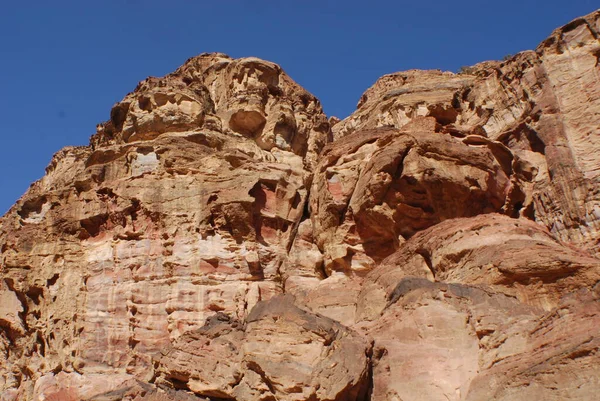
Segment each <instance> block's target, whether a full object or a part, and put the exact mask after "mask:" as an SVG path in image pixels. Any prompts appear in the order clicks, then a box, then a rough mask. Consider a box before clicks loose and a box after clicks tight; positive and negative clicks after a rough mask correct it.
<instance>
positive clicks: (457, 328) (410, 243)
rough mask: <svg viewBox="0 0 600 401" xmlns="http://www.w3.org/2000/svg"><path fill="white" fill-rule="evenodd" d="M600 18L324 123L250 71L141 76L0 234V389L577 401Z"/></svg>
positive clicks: (34, 395) (587, 389)
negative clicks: (86, 143)
mask: <svg viewBox="0 0 600 401" xmlns="http://www.w3.org/2000/svg"><path fill="white" fill-rule="evenodd" d="M599 21H600V11H598V12H595V13H592V14H590V15H588V16H586V17H582V18H579V19H576V20H575V21H573V22H571V23H569V24H567V25H566V26H564V27H562V28H560V29H558V30H556V31H555V32H554V33H553V34H552V35H551V37H550V38H548V39H547V40H546V41H544V42H543V43H542V44H541V45H540V46H539V47H538V48H537V49H536V50H535V51H529V52H522V53H520V54H518V55H516V56H514V57H512V58H511V59H510V60H507V61H505V62H502V63H500V62H485V63H481V64H478V65H476V66H474V67H470V68H467V69H464V70H463V71H462V73H460V74H453V73H448V72H440V71H415V70H413V71H407V72H401V73H395V74H390V75H386V76H384V77H382V78H381V79H380V80H379V81H377V82H376V83H375V85H374V86H373V87H371V88H369V89H368V90H367V91H366V92H365V94H364V95H363V97H362V98H361V101H360V103H359V105H358V109H357V111H356V112H355V113H353V114H352V115H351V116H350V117H348V118H346V119H344V120H341V121H340V120H339V119H337V118H333V117H332V118H330V119H329V120H328V119H327V117H326V116H325V115H324V113H323V111H322V109H321V106H320V104H319V101H318V100H317V99H316V98H314V96H312V95H310V94H309V93H308V92H306V91H305V90H304V89H302V88H301V87H300V86H298V85H297V84H296V83H294V82H293V81H292V80H291V79H290V78H289V77H288V76H287V75H286V74H285V73H284V72H283V71H282V70H281V68H280V67H279V66H277V65H275V64H273V63H270V62H266V61H262V60H259V59H255V58H245V59H237V60H236V59H231V58H230V57H228V56H225V55H223V54H218V53H214V54H203V55H200V56H198V57H194V58H192V59H190V60H188V61H187V62H186V63H185V64H184V65H183V66H182V67H180V68H179V69H178V70H177V71H175V72H174V73H172V74H169V75H167V76H165V77H162V78H148V79H147V80H145V81H143V82H141V83H140V84H139V85H138V87H137V88H136V89H135V91H134V92H132V93H130V94H129V95H127V96H126V97H125V98H124V99H123V101H121V102H119V103H117V104H116V105H115V106H114V107H113V109H112V111H111V113H110V120H109V121H108V122H106V123H104V124H101V125H100V126H99V127H98V131H97V133H96V134H95V135H94V136H93V137H92V139H91V145H90V146H88V147H70V148H65V149H63V150H61V151H60V152H58V153H57V154H56V155H55V156H54V158H53V160H52V161H51V163H50V165H49V166H48V168H47V171H46V175H45V176H44V177H43V178H42V179H41V180H40V181H38V182H36V183H34V184H33V185H32V186H31V188H30V189H29V190H28V191H27V193H26V194H25V195H24V196H23V197H22V198H21V199H20V200H19V201H18V202H17V204H16V205H15V206H13V208H12V209H11V210H10V211H9V212H8V213H7V214H6V215H5V216H4V217H2V218H1V219H0V360H1V362H2V363H0V400H2V401H4V400H7V401H8V400H11V401H15V400H38V399H40V400H41V399H44V400H61V401H62V400H67V401H68V400H73V401H74V400H83V399H85V400H97V401H99V400H121V399H123V400H173V401H182V400H191V399H207V400H217V399H232V400H312V401H319V400H330V401H358V400H366V399H371V400H405V401H406V400H439V399H448V400H468V401H477V400H528V401H529V400H531V399H547V400H563V399H573V400H589V399H594V398H595V397H596V394H597V393H598V390H599V389H600V383H599V382H598V377H599V373H600V372H598V368H597V366H599V362H600V361H599V360H598V355H600V354H599V352H598V346H599V344H598V338H597V337H598V336H597V335H596V333H595V331H596V328H597V326H598V324H599V323H600V321H599V316H600V313H599V311H600V309H599V306H598V305H599V301H598V296H599V294H598V283H599V282H600V259H598V258H597V252H598V241H599V238H600V234H599V233H600V230H599V229H598V219H599V218H600V198H599V195H598V194H600V191H599V187H598V171H599V170H598V160H597V155H598V154H599V153H598V137H597V135H596V134H597V132H598V127H599V126H600V117H599V116H600V113H598V110H599V108H600V103H599V102H600V82H599V80H598V76H599V75H598V72H599V70H598V54H600V53H599V49H600V42H599V41H598V36H599V34H600V25H599V24H600V22H599ZM331 127H333V128H331ZM333 138H335V139H336V140H335V142H333V143H329V142H331V140H332V139H333ZM283 293H285V295H284V296H282V294H283Z"/></svg>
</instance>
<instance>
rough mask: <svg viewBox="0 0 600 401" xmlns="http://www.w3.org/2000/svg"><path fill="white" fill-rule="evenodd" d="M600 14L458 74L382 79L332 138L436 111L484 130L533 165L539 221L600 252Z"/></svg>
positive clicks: (456, 131) (456, 129) (453, 123)
mask: <svg viewBox="0 0 600 401" xmlns="http://www.w3.org/2000/svg"><path fill="white" fill-rule="evenodd" d="M599 18H600V17H599V14H598V12H595V13H592V14H590V15H588V16H585V17H582V18H578V19H576V20H574V21H572V22H571V23H569V24H567V25H565V26H564V27H562V28H559V29H557V30H555V31H554V32H553V33H552V35H551V36H550V37H549V38H548V39H546V40H545V41H543V42H542V43H541V44H540V45H539V46H538V48H537V49H536V50H535V51H526V52H522V53H519V54H517V55H515V56H512V57H510V58H509V59H508V60H506V61H504V62H484V63H481V64H477V65H475V66H473V67H469V68H463V71H462V73H461V74H456V75H455V74H452V73H449V72H441V71H419V70H411V71H406V72H398V73H394V74H390V75H386V76H384V77H382V78H380V79H379V80H378V81H377V82H376V83H375V84H374V85H373V86H372V87H371V88H369V89H368V90H367V91H366V92H365V93H364V94H363V96H362V97H361V99H360V102H359V103H358V109H357V110H356V112H354V113H353V114H352V115H351V116H350V117H348V118H346V119H345V120H343V121H341V122H339V123H337V124H336V125H335V126H334V128H333V132H334V137H335V138H336V139H337V138H341V137H345V136H347V135H349V134H350V133H352V132H357V131H360V130H364V129H371V128H377V127H390V126H391V127H396V128H402V127H403V126H405V125H406V124H409V123H411V121H414V119H415V118H416V117H425V116H430V117H433V118H435V120H436V121H437V123H438V124H439V131H440V132H443V133H445V134H447V135H451V136H454V137H459V138H460V137H467V136H469V135H477V136H483V137H486V138H488V139H490V140H492V141H497V142H500V143H502V144H504V145H505V146H507V147H509V148H510V149H511V151H512V152H513V153H515V154H517V155H518V156H519V157H520V158H521V159H524V160H527V161H529V162H530V163H532V164H533V166H534V168H535V171H536V173H537V174H535V180H534V185H533V187H532V189H531V193H532V198H533V208H532V210H531V213H532V214H534V215H535V219H536V220H537V221H539V222H541V223H543V224H544V225H546V226H547V227H548V228H549V229H551V230H552V232H553V233H554V234H556V235H557V236H559V238H561V239H562V240H564V241H570V242H573V243H576V244H578V245H579V246H582V247H585V248H588V249H591V250H594V252H596V251H597V249H598V247H599V246H600V245H598V241H599V240H600V236H599V234H598V232H599V231H598V229H599V222H598V219H599V218H600V205H599V202H600V198H599V197H598V196H599V195H598V192H597V190H596V188H597V185H598V180H599V179H600V169H599V168H598V152H597V149H598V146H600V136H598V127H599V126H600V114H598V109H600V89H599V87H598V71H599V70H598V68H599V67H598V65H599V64H598V55H599V54H600V53H599V52H600V44H599V43H598V32H599V29H600V28H599V26H600V25H599V24H600V23H599V22H598V21H599Z"/></svg>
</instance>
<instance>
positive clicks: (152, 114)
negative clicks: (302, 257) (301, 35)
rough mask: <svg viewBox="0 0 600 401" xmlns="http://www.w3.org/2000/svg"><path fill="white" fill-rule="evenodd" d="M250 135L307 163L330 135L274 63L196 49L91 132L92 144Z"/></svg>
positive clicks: (317, 111) (313, 102) (308, 97)
mask: <svg viewBox="0 0 600 401" xmlns="http://www.w3.org/2000/svg"><path fill="white" fill-rule="evenodd" d="M199 130H203V131H212V132H217V133H222V134H225V135H228V136H233V137H241V138H250V139H253V140H254V141H256V143H257V145H258V146H259V147H260V148H261V149H263V150H267V151H269V150H271V149H273V148H277V149H280V150H283V151H288V152H293V153H295V154H297V155H300V156H302V157H304V158H305V159H306V161H307V162H308V163H309V164H311V163H312V164H314V162H315V161H316V158H317V155H318V153H319V152H320V150H321V148H322V147H323V146H324V144H325V143H327V142H328V141H329V140H330V136H331V135H330V128H329V123H328V122H327V118H326V117H325V114H324V113H323V109H322V107H321V104H320V102H319V100H318V99H317V98H315V97H314V96H313V95H312V94H310V93H309V92H307V91H306V90H305V89H303V88H302V87H301V86H300V85H298V84H297V83H295V82H294V81H293V80H292V79H291V78H290V77H289V76H288V75H287V74H286V73H285V72H284V71H283V70H282V69H281V67H279V66H278V65H277V64H274V63H271V62H268V61H264V60H261V59H258V58H256V57H246V58H240V59H233V58H231V57H229V56H227V55H225V54H223V53H203V54H200V55H199V56H196V57H192V58H190V59H189V60H187V61H186V62H185V63H184V64H183V65H182V66H181V67H179V68H178V69H177V70H176V71H175V72H173V73H171V74H168V75H166V76H164V77H162V78H155V77H150V78H147V79H145V80H144V81H142V82H140V83H139V84H138V86H137V87H136V89H135V90H134V91H133V92H132V93H130V94H128V95H127V96H125V98H124V99H123V100H122V101H121V102H119V103H117V104H116V105H115V106H114V107H113V108H112V110H111V113H110V120H109V121H107V122H105V123H103V124H101V125H99V126H98V131H97V133H96V134H95V135H94V136H93V137H92V139H91V144H92V146H93V147H94V148H99V147H103V146H109V145H113V144H119V143H131V142H140V141H148V140H151V139H153V138H156V137H158V136H160V135H164V134H169V133H178V132H194V131H199Z"/></svg>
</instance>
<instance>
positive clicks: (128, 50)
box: [0, 0, 599, 214]
mask: <svg viewBox="0 0 600 401" xmlns="http://www.w3.org/2000/svg"><path fill="white" fill-rule="evenodd" d="M598 6H599V5H598V3H597V0H593V1H592V0H570V1H564V0H561V1H558V0H548V1H545V2H539V1H528V0H521V1H512V0H507V1H501V2H487V1H481V0H479V1H471V0H461V1H438V0H429V1H427V2H425V1H410V2H406V1H378V0H371V1H369V2H366V1H354V0H352V1H343V2H342V1H328V0H321V1H312V0H304V1H291V0H290V1H266V0H258V1H233V0H230V1H224V0H212V1H203V0H197V1H191V0H189V1H178V0H172V1H169V2H167V1H164V0H163V1H154V0H145V1H140V0H129V1H127V0H119V1H117V0H102V1H80V0H78V1H60V0H55V1H21V2H17V1H8V0H7V1H2V2H1V4H0V77H2V78H1V79H2V86H1V87H2V93H1V94H0V121H1V122H2V125H1V128H0V214H3V213H4V212H5V211H6V210H8V208H9V207H10V206H11V205H12V204H13V203H14V202H15V201H16V200H17V199H18V198H19V197H20V196H21V195H22V194H23V193H24V192H25V190H26V189H27V188H28V186H29V185H30V184H31V183H32V182H33V181H35V180H37V179H39V178H41V176H42V175H43V174H44V168H45V167H46V165H47V164H48V162H49V161H50V158H51V157H52V154H54V153H55V152H56V151H58V150H59V149H60V148H62V147H64V146H67V145H86V144H87V143H88V139H89V136H90V135H91V134H93V133H94V131H95V126H96V124H97V123H99V122H101V121H104V120H106V119H108V117H109V111H110V108H111V106H112V105H113V104H114V103H115V102H117V101H119V100H120V99H121V98H123V96H125V95H126V94H127V93H128V92H129V91H131V90H133V89H134V88H135V86H136V84H137V82H138V81H140V80H142V79H144V78H146V77H147V76H161V75H164V74H166V73H168V72H170V71H172V70H174V69H175V68H177V67H178V66H179V65H181V64H182V63H183V62H184V61H185V60H186V59H187V58H189V57H191V56H194V55H196V54H199V53H202V52H211V51H220V52H224V53H227V54H229V55H230V56H232V57H243V56H256V57H260V58H263V59H266V60H270V61H273V62H275V63H278V64H279V65H281V66H282V67H283V69H284V70H285V71H286V72H287V73H288V74H289V75H291V77H292V78H293V79H295V80H296V81H297V82H298V83H299V84H301V85H302V86H304V87H305V88H306V89H307V90H309V91H310V92H312V93H313V94H314V95H316V96H317V97H318V98H319V99H321V102H322V103H323V106H324V108H325V111H326V113H327V114H328V115H336V116H338V117H341V118H343V117H346V116H347V115H348V114H350V113H351V112H352V111H353V110H354V108H355V105H356V102H357V101H358V99H359V97H360V95H361V94H362V92H363V91H364V90H365V89H366V88H368V87H369V86H370V85H372V84H373V82H375V80H376V79H377V78H378V77H380V76H381V75H383V74H386V73H390V72H394V71H401V70H406V69H411V68H421V69H430V68H439V69H442V70H450V71H456V70H457V69H458V68H460V67H461V66H463V65H471V64H475V63H477V62H479V61H483V60H490V59H501V58H502V57H503V56H505V55H507V54H514V53H517V52H519V51H521V50H527V49H532V48H535V47H536V46H537V45H538V43H539V42H541V41H542V40H543V39H544V38H546V37H547V36H548V35H549V34H550V33H551V31H552V30H553V29H554V28H557V27H559V26H561V25H564V24H565V23H567V22H569V21H570V20H572V19H573V18H575V17H578V16H581V15H585V14H588V13H590V12H592V11H594V10H595V9H596V8H597V7H598Z"/></svg>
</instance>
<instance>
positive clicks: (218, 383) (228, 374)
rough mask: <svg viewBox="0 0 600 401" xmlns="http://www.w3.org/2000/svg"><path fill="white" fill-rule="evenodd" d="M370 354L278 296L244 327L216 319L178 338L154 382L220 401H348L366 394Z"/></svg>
mask: <svg viewBox="0 0 600 401" xmlns="http://www.w3.org/2000/svg"><path fill="white" fill-rule="evenodd" d="M370 351H371V349H370V344H369V343H368V342H367V341H366V339H365V338H362V337H361V336H360V335H358V333H354V332H353V331H351V330H349V329H347V328H346V327H344V326H342V325H341V324H339V323H337V322H335V321H334V320H331V319H328V318H325V317H322V316H319V315H315V314H312V313H310V312H307V311H304V310H302V309H300V308H298V307H297V306H295V305H294V303H293V298H291V297H290V296H286V297H283V296H279V297H275V298H272V299H271V300H269V301H266V302H260V303H259V304H257V306H256V307H255V308H254V309H253V311H252V313H251V314H250V316H248V318H247V319H246V324H245V325H243V324H241V323H240V322H237V321H232V320H230V319H229V318H228V317H227V316H225V315H221V316H215V317H214V318H212V319H211V320H209V322H207V324H206V325H205V326H204V327H202V328H201V329H198V330H196V331H193V332H188V333H187V334H185V335H183V336H181V337H180V338H179V339H178V340H177V341H176V342H175V344H174V345H173V347H172V348H171V349H169V350H167V351H164V357H162V359H161V360H160V366H159V368H158V371H159V372H160V379H159V380H163V381H165V382H166V383H168V384H172V383H184V384H185V386H187V387H188V388H190V389H191V390H192V391H194V392H195V393H196V394H199V395H204V396H209V397H217V398H226V399H230V398H234V399H237V400H258V399H265V400H270V399H272V400H277V399H286V400H308V399H319V400H346V399H352V400H354V399H361V398H363V397H364V396H365V394H366V393H367V390H368V386H369V381H368V372H369V365H368V360H369V359H368V357H369V355H370ZM180 385H181V384H180Z"/></svg>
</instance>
